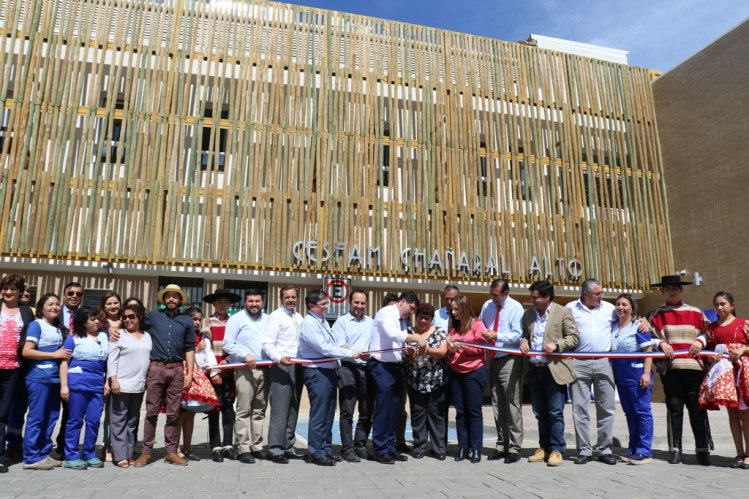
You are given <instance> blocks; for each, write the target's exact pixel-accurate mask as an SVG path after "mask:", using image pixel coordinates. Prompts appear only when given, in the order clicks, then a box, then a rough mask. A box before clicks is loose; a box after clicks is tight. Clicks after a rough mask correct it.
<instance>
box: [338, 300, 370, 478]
mask: <svg viewBox="0 0 749 499" xmlns="http://www.w3.org/2000/svg"><path fill="white" fill-rule="evenodd" d="M366 308H367V293H365V292H364V291H362V290H361V289H356V290H354V291H353V292H352V293H351V296H350V297H349V312H348V313H347V314H345V315H342V316H341V317H339V318H338V320H337V321H336V322H335V324H333V334H335V337H336V340H337V341H338V345H339V346H343V347H348V348H353V349H356V350H359V351H362V352H366V351H367V350H369V338H370V337H371V336H372V325H373V324H374V321H373V320H372V318H371V317H369V316H367V315H364V310H365V309H366ZM357 403H358V405H359V419H358V420H357V422H356V437H355V438H354V437H353V436H352V433H353V421H354V409H355V408H356V406H357ZM338 406H339V407H340V415H339V419H340V428H341V455H342V456H343V459H345V460H346V461H348V462H351V463H358V462H359V461H361V459H366V458H367V439H368V438H369V431H370V430H371V429H372V408H373V407H374V395H373V393H372V389H371V388H370V387H368V386H367V363H366V362H364V361H363V360H361V359H356V360H350V361H349V360H344V361H341V369H340V370H339V372H338Z"/></svg>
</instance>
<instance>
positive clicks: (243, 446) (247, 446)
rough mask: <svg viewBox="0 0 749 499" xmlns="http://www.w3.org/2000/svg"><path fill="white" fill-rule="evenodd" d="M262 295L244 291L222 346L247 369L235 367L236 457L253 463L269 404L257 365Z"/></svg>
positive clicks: (265, 374)
mask: <svg viewBox="0 0 749 499" xmlns="http://www.w3.org/2000/svg"><path fill="white" fill-rule="evenodd" d="M263 305H264V303H263V295H262V294H261V293H260V291H258V290H256V289H250V290H247V292H246V293H245V296H244V310H242V311H240V312H237V313H236V314H234V315H232V316H231V317H230V318H229V320H228V321H227V323H226V331H225V334H224V341H223V347H224V351H225V352H226V353H227V354H229V362H230V363H235V362H245V363H246V364H247V367H246V368H239V369H234V384H235V386H236V392H237V412H236V419H235V422H234V435H235V438H236V443H237V452H238V453H239V455H238V457H237V459H238V460H239V462H241V463H245V464H252V463H254V462H255V457H254V455H260V453H261V451H262V450H263V422H264V421H265V409H266V407H267V405H268V368H267V367H257V366H256V363H257V361H258V360H260V359H261V358H262V356H263V352H262V344H263V335H264V331H265V322H266V320H267V319H268V316H267V315H266V314H265V313H263Z"/></svg>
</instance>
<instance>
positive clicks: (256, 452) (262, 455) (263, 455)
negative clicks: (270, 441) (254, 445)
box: [251, 450, 268, 461]
mask: <svg viewBox="0 0 749 499" xmlns="http://www.w3.org/2000/svg"><path fill="white" fill-rule="evenodd" d="M251 454H252V457H254V458H255V459H258V460H260V461H262V460H263V459H268V454H267V453H266V452H265V451H264V450H254V451H252V452H251Z"/></svg>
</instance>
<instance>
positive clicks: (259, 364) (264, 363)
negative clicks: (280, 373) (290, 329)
mask: <svg viewBox="0 0 749 499" xmlns="http://www.w3.org/2000/svg"><path fill="white" fill-rule="evenodd" d="M410 348H411V347H402V348H385V349H383V350H368V351H366V352H362V353H363V354H367V355H371V354H373V353H388V352H402V351H404V350H408V349H410ZM342 358H343V357H322V358H319V359H300V358H297V357H292V358H291V359H290V362H291V364H300V365H305V364H324V363H326V362H336V361H338V360H341V359H342ZM278 364H280V362H273V361H272V360H258V361H257V362H255V367H268V366H275V365H278ZM245 367H247V362H233V363H231V364H217V365H215V366H207V367H206V368H205V369H219V370H224V369H243V368H245Z"/></svg>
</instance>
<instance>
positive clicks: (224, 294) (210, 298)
mask: <svg viewBox="0 0 749 499" xmlns="http://www.w3.org/2000/svg"><path fill="white" fill-rule="evenodd" d="M219 298H226V299H228V300H229V301H230V302H232V303H236V302H238V301H239V300H241V299H242V297H241V296H239V295H238V294H236V293H232V292H231V291H229V290H228V289H224V288H218V289H217V290H216V291H214V292H213V293H211V294H210V295H205V296H204V297H203V301H204V302H206V303H213V302H214V301H216V300H218V299H219Z"/></svg>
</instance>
